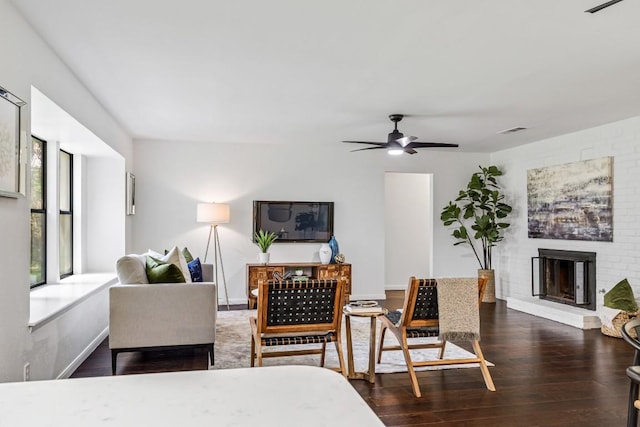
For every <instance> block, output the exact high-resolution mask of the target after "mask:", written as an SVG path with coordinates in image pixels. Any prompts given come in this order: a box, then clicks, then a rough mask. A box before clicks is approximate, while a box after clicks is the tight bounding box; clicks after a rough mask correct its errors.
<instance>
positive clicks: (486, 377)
mask: <svg viewBox="0 0 640 427" xmlns="http://www.w3.org/2000/svg"><path fill="white" fill-rule="evenodd" d="M471 344H472V345H473V351H474V352H475V353H476V356H478V358H479V359H480V371H481V372H482V377H483V378H484V383H485V384H486V385H487V388H488V389H489V390H491V391H496V386H495V385H493V379H492V378H491V374H490V373H489V368H488V367H487V362H486V360H484V355H483V354H482V350H481V349H480V343H479V342H478V340H473V341H471Z"/></svg>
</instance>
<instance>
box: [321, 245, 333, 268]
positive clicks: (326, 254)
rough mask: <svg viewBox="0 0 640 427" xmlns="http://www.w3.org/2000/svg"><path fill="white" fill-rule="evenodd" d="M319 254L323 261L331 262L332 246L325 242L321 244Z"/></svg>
mask: <svg viewBox="0 0 640 427" xmlns="http://www.w3.org/2000/svg"><path fill="white" fill-rule="evenodd" d="M318 255H319V256H320V262H321V263H323V264H329V261H331V247H330V246H329V244H328V243H323V244H322V246H320V250H319V251H318Z"/></svg>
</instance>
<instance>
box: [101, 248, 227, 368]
mask: <svg viewBox="0 0 640 427" xmlns="http://www.w3.org/2000/svg"><path fill="white" fill-rule="evenodd" d="M144 259H145V257H144V256H141V255H127V256H125V257H122V258H120V259H119V260H118V261H117V263H116V270H117V272H118V278H119V280H120V283H118V284H116V285H113V286H111V288H110V289H109V348H110V349H111V368H112V373H113V375H115V373H116V361H117V357H118V354H119V353H121V352H127V351H149V350H160V349H172V348H179V347H187V346H188V347H202V348H207V350H208V353H209V360H210V362H211V364H213V363H214V343H215V338H216V318H217V313H218V296H217V291H216V285H215V284H214V283H213V282H211V279H212V277H211V276H212V268H211V265H206V264H205V265H203V279H204V280H208V281H205V282H198V283H154V284H149V283H123V282H127V281H146V273H145V271H144ZM137 264H139V268H140V269H141V270H140V271H135V270H136V269H137V268H138V266H137ZM132 271H134V272H135V273H134V274H132ZM143 276H144V278H142V277H143ZM132 277H134V278H135V279H131V278H132Z"/></svg>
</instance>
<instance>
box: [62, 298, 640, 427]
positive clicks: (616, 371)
mask: <svg viewBox="0 0 640 427" xmlns="http://www.w3.org/2000/svg"><path fill="white" fill-rule="evenodd" d="M392 303H393V302H392ZM237 308H244V307H237ZM481 327H482V341H481V346H482V349H483V352H484V355H485V357H486V358H487V360H490V361H491V362H493V363H495V365H496V366H495V367H492V368H489V369H490V371H491V375H492V376H493V381H494V382H495V385H496V389H497V391H495V392H490V391H488V390H487V389H486V388H485V385H484V382H483V380H482V376H481V374H480V370H479V369H474V368H472V369H452V370H442V371H432V372H420V373H418V378H419V379H420V388H421V390H422V395H423V397H422V398H419V399H418V398H415V397H414V396H413V394H412V392H411V384H410V381H409V377H408V375H407V374H406V373H399V374H384V375H377V376H376V383H375V384H369V383H368V382H365V381H359V380H355V381H352V382H351V383H352V385H353V387H354V388H355V389H356V390H357V391H358V393H359V394H360V395H361V396H362V397H363V399H365V401H366V402H367V403H368V404H369V405H370V406H371V408H372V409H373V410H374V411H375V412H376V414H378V416H379V417H380V418H381V419H382V421H383V422H384V424H385V425H387V426H581V427H588V426H594V427H596V426H597V427H600V426H624V425H626V401H627V393H628V386H629V382H628V380H627V377H626V375H625V369H626V367H627V366H628V365H630V364H631V362H632V357H633V351H632V349H631V347H630V346H628V345H627V344H626V343H625V342H624V341H623V340H621V339H616V338H611V337H607V336H604V335H602V334H601V333H600V331H599V330H589V331H583V330H580V329H576V328H572V327H570V326H565V325H562V324H560V323H556V322H552V321H550V320H545V319H542V318H538V317H535V316H531V315H528V314H524V313H521V312H518V311H514V310H510V309H507V308H506V305H505V303H504V302H503V301H498V302H497V303H496V304H487V303H484V304H482V309H481ZM463 346H464V345H463ZM216 351H224V346H222V345H221V346H218V345H216ZM206 368H207V360H206V354H205V353H204V352H201V351H197V350H186V351H173V352H157V353H145V354H142V353H124V354H121V355H120V356H119V358H118V375H120V374H136V373H149V372H165V371H178V370H193V369H206ZM110 374H111V358H110V353H109V349H108V344H107V341H106V340H105V342H103V343H102V344H101V345H100V346H99V347H98V349H96V351H95V352H94V353H93V354H92V355H91V356H90V357H89V358H88V359H87V360H86V361H85V362H84V363H83V364H82V365H81V366H80V367H79V368H78V369H77V370H76V372H75V373H74V374H73V375H72V377H87V376H105V375H110Z"/></svg>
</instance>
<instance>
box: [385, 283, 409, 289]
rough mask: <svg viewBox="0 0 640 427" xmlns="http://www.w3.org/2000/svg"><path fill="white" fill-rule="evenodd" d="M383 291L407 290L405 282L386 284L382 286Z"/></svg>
mask: <svg viewBox="0 0 640 427" xmlns="http://www.w3.org/2000/svg"><path fill="white" fill-rule="evenodd" d="M384 290H385V291H406V290H407V284H406V283H405V284H402V285H387V286H385V287H384Z"/></svg>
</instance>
